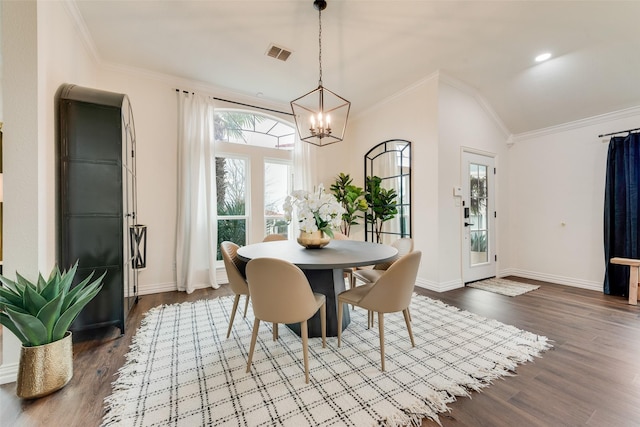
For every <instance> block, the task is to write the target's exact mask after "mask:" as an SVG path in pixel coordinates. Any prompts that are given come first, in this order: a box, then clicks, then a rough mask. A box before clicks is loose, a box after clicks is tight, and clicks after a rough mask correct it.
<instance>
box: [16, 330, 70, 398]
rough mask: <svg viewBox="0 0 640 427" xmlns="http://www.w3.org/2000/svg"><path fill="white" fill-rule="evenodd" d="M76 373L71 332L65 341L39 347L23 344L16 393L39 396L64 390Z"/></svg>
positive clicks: (25, 396)
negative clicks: (74, 371) (74, 372)
mask: <svg viewBox="0 0 640 427" xmlns="http://www.w3.org/2000/svg"><path fill="white" fill-rule="evenodd" d="M72 376H73V343H72V341H71V332H67V333H66V334H65V336H64V338H62V339H61V340H58V341H55V342H52V343H49V344H43V345H39V346H36V347H24V346H23V347H22V349H21V350H20V364H19V365H18V382H17V384H16V394H17V395H18V397H21V398H23V399H35V398H38V397H42V396H46V395H48V394H51V393H53V392H54V391H57V390H60V389H61V388H62V387H64V386H65V385H67V383H68V382H69V381H70V380H71V377H72Z"/></svg>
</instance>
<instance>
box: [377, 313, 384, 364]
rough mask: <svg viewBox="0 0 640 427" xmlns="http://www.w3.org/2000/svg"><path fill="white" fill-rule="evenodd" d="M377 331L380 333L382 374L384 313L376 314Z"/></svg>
mask: <svg viewBox="0 0 640 427" xmlns="http://www.w3.org/2000/svg"><path fill="white" fill-rule="evenodd" d="M378 330H379V331H380V359H381V360H382V372H384V313H382V312H378Z"/></svg>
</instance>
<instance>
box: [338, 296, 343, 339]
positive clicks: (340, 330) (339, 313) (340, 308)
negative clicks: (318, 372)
mask: <svg viewBox="0 0 640 427" xmlns="http://www.w3.org/2000/svg"><path fill="white" fill-rule="evenodd" d="M343 305H344V304H343V302H342V301H340V297H338V347H340V338H341V337H342V306H343Z"/></svg>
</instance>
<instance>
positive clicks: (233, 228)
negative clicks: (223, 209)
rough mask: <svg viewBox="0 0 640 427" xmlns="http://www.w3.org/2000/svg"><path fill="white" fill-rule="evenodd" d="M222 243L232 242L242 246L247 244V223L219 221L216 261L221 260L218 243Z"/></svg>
mask: <svg viewBox="0 0 640 427" xmlns="http://www.w3.org/2000/svg"><path fill="white" fill-rule="evenodd" d="M224 241H229V242H233V243H235V244H236V245H239V246H244V245H246V243H247V221H246V220H244V219H221V220H218V255H217V258H216V259H217V260H221V259H222V255H221V254H220V243H222V242H224Z"/></svg>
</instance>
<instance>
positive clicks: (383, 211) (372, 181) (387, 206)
mask: <svg viewBox="0 0 640 427" xmlns="http://www.w3.org/2000/svg"><path fill="white" fill-rule="evenodd" d="M381 182H382V178H380V177H378V176H368V177H367V180H366V183H365V188H366V193H365V199H366V201H367V203H368V205H369V211H368V212H367V214H366V219H367V221H369V222H371V223H372V224H373V231H374V232H375V236H376V242H377V243H380V241H381V237H382V225H383V224H384V223H385V222H386V221H389V220H390V219H393V218H395V216H396V214H397V213H398V208H397V207H396V197H397V196H398V195H397V194H396V190H394V189H393V188H390V189H386V188H382V187H381V186H380V183H381Z"/></svg>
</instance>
